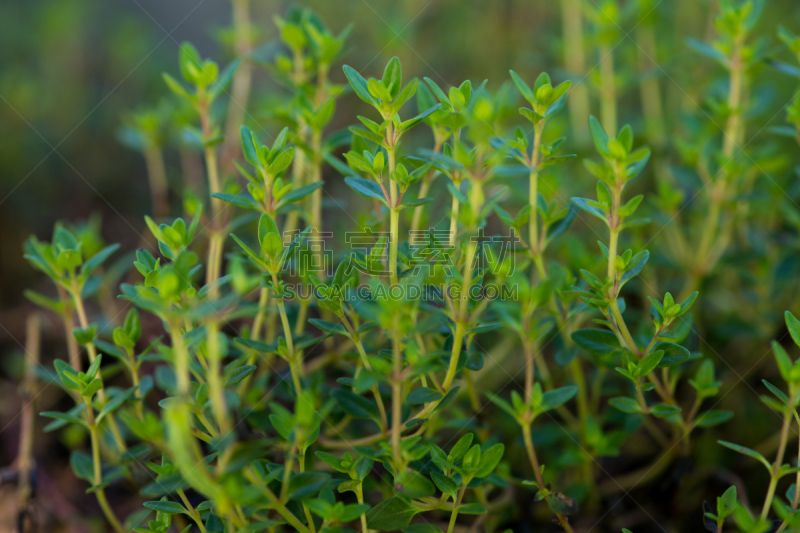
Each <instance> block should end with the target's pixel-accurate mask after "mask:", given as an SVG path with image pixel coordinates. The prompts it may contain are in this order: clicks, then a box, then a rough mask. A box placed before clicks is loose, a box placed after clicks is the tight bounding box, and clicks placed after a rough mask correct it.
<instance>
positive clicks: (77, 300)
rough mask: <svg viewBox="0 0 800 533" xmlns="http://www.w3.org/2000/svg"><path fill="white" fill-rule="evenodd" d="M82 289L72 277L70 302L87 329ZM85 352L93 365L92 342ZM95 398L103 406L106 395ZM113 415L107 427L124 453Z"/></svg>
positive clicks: (94, 350) (87, 321) (125, 448)
mask: <svg viewBox="0 0 800 533" xmlns="http://www.w3.org/2000/svg"><path fill="white" fill-rule="evenodd" d="M81 290H82V287H80V286H78V281H77V280H76V279H75V276H74V275H73V277H72V290H71V291H70V294H71V296H72V301H73V303H74V304H75V309H76V310H77V311H78V321H79V323H80V325H81V328H83V329H86V328H88V327H89V320H88V317H87V315H86V308H85V307H84V306H83V297H82V296H81ZM86 351H87V352H88V353H89V362H90V363H93V362H94V360H95V359H96V358H97V348H96V347H95V345H94V343H93V342H89V343H87V344H86ZM97 397H98V398H100V401H101V402H103V403H104V404H105V402H106V393H105V390H104V389H100V390H99V391H97ZM113 415H114V413H108V416H107V417H106V418H108V427H109V429H110V430H111V434H112V435H113V437H114V442H115V443H116V444H117V447H118V448H119V450H120V451H122V452H124V451H125V450H127V446H125V439H123V438H122V433H120V431H119V426H117V421H116V419H115V418H114V416H113Z"/></svg>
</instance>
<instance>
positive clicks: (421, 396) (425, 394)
mask: <svg viewBox="0 0 800 533" xmlns="http://www.w3.org/2000/svg"><path fill="white" fill-rule="evenodd" d="M441 397H442V393H441V392H439V391H437V390H434V389H431V388H428V387H420V388H418V389H416V390H414V391H412V392H411V393H409V395H408V396H406V403H407V404H409V405H420V404H423V403H428V402H435V401H436V400H438V399H439V398H441Z"/></svg>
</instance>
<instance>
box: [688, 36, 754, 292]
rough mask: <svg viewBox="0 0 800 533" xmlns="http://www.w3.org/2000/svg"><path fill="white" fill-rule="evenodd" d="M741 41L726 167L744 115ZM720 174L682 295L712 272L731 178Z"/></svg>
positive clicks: (734, 60) (733, 75)
mask: <svg viewBox="0 0 800 533" xmlns="http://www.w3.org/2000/svg"><path fill="white" fill-rule="evenodd" d="M742 44H743V43H742V41H741V39H737V40H736V41H735V42H734V44H733V50H732V53H731V58H730V76H729V85H730V91H729V92H728V108H729V109H730V113H731V114H730V116H728V121H727V123H726V124H725V131H724V132H723V143H722V155H723V156H724V159H725V160H726V162H725V164H724V165H725V166H723V167H722V169H720V172H722V171H724V170H725V168H726V167H727V164H728V163H730V162H731V161H732V160H733V157H734V155H735V150H736V147H737V143H738V139H739V136H740V135H741V133H742V131H743V130H742V127H741V117H742V110H741V107H742V96H743V86H744V64H743V61H742ZM725 174H726V175H724V176H718V177H717V179H716V181H715V182H714V183H712V184H711V193H710V203H711V206H710V207H709V209H708V215H707V216H706V220H705V223H704V224H703V233H702V235H701V236H700V243H699V245H698V247H697V253H696V254H694V259H693V265H694V268H692V274H691V276H690V278H689V279H688V280H687V282H686V285H685V287H684V289H683V291H682V292H681V298H682V299H683V298H684V297H685V296H684V295H688V294H691V292H693V291H694V290H695V288H696V287H697V285H698V284H699V283H700V280H701V279H702V278H703V277H704V276H705V275H706V274H708V272H710V271H711V270H712V269H713V267H714V265H712V264H709V261H708V259H709V257H708V254H709V250H710V248H711V245H712V244H713V243H714V240H715V237H716V235H717V228H718V227H719V222H720V214H721V212H722V203H723V202H724V201H725V198H726V197H727V184H728V182H729V181H730V176H729V175H727V172H725Z"/></svg>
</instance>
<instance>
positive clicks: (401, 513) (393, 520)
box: [366, 497, 417, 531]
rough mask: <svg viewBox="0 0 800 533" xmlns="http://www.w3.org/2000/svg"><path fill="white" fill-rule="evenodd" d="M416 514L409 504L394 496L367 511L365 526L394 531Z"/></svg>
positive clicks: (406, 523) (405, 524)
mask: <svg viewBox="0 0 800 533" xmlns="http://www.w3.org/2000/svg"><path fill="white" fill-rule="evenodd" d="M415 514H417V510H416V509H414V507H412V506H411V505H410V504H408V503H406V502H405V501H403V500H401V499H400V498H397V497H394V498H389V499H388V500H384V501H382V502H381V503H379V504H378V505H376V506H375V507H373V508H372V509H370V510H369V511H367V513H366V515H367V527H369V528H370V529H376V530H378V531H396V530H398V529H403V528H404V527H406V526H407V525H408V524H409V523H410V522H411V519H412V518H414V515H415Z"/></svg>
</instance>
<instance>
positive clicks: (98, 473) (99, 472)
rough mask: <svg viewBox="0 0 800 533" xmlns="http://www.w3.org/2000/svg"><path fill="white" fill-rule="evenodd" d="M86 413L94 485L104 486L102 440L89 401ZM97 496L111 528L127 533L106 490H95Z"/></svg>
mask: <svg viewBox="0 0 800 533" xmlns="http://www.w3.org/2000/svg"><path fill="white" fill-rule="evenodd" d="M86 411H87V412H88V413H89V437H90V440H91V443H92V463H93V466H94V485H95V487H98V486H100V485H102V484H103V466H102V463H101V462H100V439H99V437H98V434H97V424H96V423H95V419H94V410H93V408H92V406H91V403H90V402H88V401H87V405H86ZM95 496H96V497H97V502H98V503H99V504H100V508H101V509H102V510H103V514H104V515H105V516H106V520H108V522H109V523H110V524H111V527H113V528H114V530H115V531H117V532H118V533H125V528H124V527H122V524H120V522H119V519H118V518H117V516H116V515H115V514H114V510H113V509H112V508H111V506H110V505H109V504H108V500H107V499H106V493H105V489H104V488H98V489H97V490H95Z"/></svg>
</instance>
